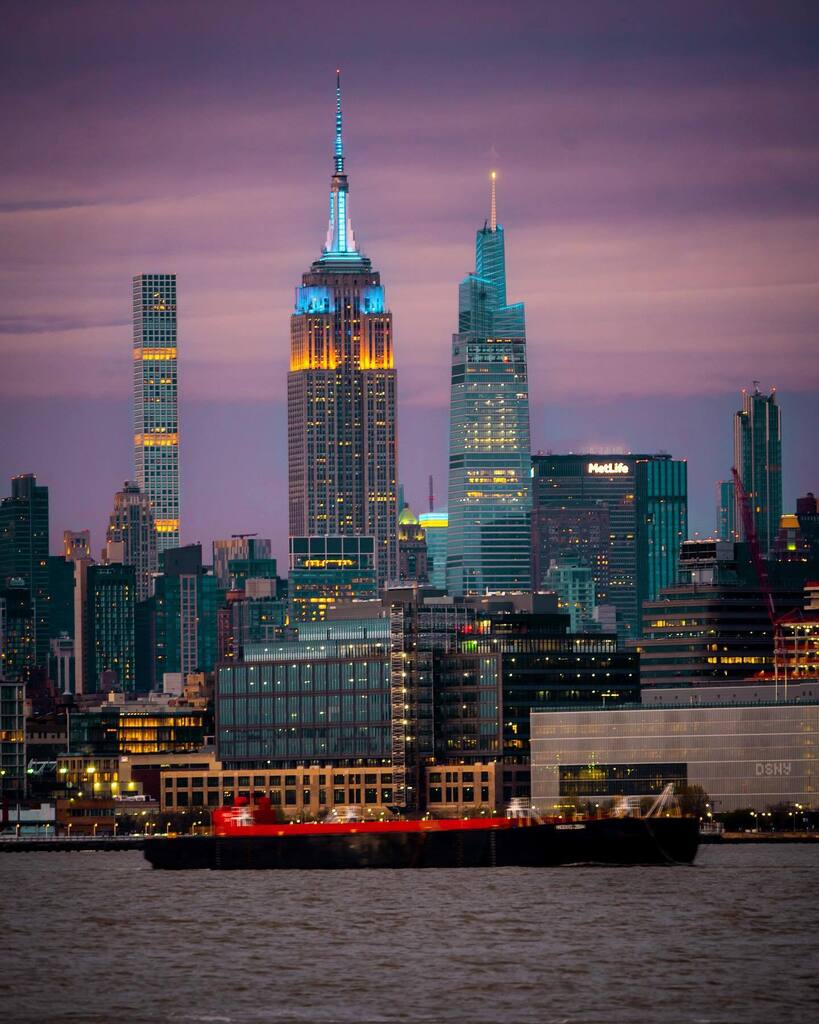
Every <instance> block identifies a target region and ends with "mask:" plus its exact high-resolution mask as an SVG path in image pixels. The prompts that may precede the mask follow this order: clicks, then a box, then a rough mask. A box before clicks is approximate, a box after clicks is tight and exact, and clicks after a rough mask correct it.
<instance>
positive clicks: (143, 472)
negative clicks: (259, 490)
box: [134, 274, 179, 551]
mask: <svg viewBox="0 0 819 1024" xmlns="http://www.w3.org/2000/svg"><path fill="white" fill-rule="evenodd" d="M176 367H177V362H176V274H137V275H136V277H135V278H134V469H135V473H136V482H137V485H138V486H139V489H140V491H142V493H143V494H146V495H147V496H148V500H149V502H150V507H151V511H152V512H153V516H154V525H155V527H156V532H157V550H158V551H164V550H165V549H166V548H175V547H178V546H179V414H178V403H177V395H178V378H177V368H176Z"/></svg>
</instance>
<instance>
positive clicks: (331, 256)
mask: <svg viewBox="0 0 819 1024" xmlns="http://www.w3.org/2000/svg"><path fill="white" fill-rule="evenodd" d="M333 161H334V163H333V167H334V170H333V177H332V179H331V182H330V223H329V224H328V226H327V241H326V243H325V246H324V251H323V253H322V257H321V261H322V262H328V261H331V260H332V261H334V262H335V261H338V260H349V259H356V260H357V259H360V258H361V257H360V253H359V252H358V249H357V248H356V244H355V235H354V234H353V225H352V221H351V220H350V217H349V214H348V212H347V193H348V191H349V185H348V183H347V175H346V174H345V173H344V141H343V137H342V114H341V71H340V70H337V71H336V141H335V151H334V155H333Z"/></svg>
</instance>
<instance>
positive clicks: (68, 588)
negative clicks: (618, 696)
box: [48, 555, 74, 640]
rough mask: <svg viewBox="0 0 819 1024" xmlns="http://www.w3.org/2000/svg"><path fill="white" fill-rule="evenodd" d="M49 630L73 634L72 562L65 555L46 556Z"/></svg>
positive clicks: (59, 633)
mask: <svg viewBox="0 0 819 1024" xmlns="http://www.w3.org/2000/svg"><path fill="white" fill-rule="evenodd" d="M48 597H49V608H48V616H49V632H50V633H51V639H52V640H53V639H54V637H58V636H62V635H63V634H66V635H67V636H70V637H73V636H74V562H73V561H71V560H70V559H68V558H66V556H65V555H49V556H48Z"/></svg>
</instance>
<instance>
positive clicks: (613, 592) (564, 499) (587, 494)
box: [532, 453, 688, 640]
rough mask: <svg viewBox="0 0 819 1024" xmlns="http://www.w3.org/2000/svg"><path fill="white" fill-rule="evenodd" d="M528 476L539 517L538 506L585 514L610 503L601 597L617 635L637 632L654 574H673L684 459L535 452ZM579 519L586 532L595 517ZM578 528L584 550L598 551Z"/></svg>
mask: <svg viewBox="0 0 819 1024" xmlns="http://www.w3.org/2000/svg"><path fill="white" fill-rule="evenodd" d="M532 477H533V479H532V500H533V516H534V519H535V523H536V524H537V523H538V521H539V517H540V516H541V515H543V514H544V513H543V511H542V510H553V511H562V512H569V511H575V512H577V513H578V514H582V515H583V516H587V515H588V513H589V512H590V511H591V510H592V509H594V508H604V509H605V510H606V511H607V513H608V520H609V530H610V533H609V547H608V552H607V558H608V598H607V601H605V602H603V601H601V599H600V593H599V590H598V603H610V604H613V605H614V607H615V608H616V610H617V633H618V636H619V637H620V638H621V640H625V639H629V638H633V637H637V636H639V635H640V625H641V623H640V602H641V600H644V599H645V596H647V595H648V594H649V593H651V592H652V589H653V588H654V587H656V586H657V585H658V581H660V580H664V581H665V582H664V583H662V584H660V585H662V586H668V585H670V584H671V583H673V582H674V580H675V578H676V560H677V556H678V552H679V543H680V541H681V540H683V539H685V531H686V530H687V509H688V498H687V492H686V464H685V462H679V461H675V460H672V459H671V456H669V455H635V454H632V453H630V454H628V455H622V454H606V455H600V454H595V453H590V454H585V455H536V456H534V457H533V459H532ZM546 522H547V523H548V522H549V519H548V517H547V519H546ZM559 522H560V520H558V523H559ZM581 522H583V523H584V525H583V530H584V531H585V532H586V533H588V531H589V529H590V528H591V527H592V525H593V522H586V521H585V520H581ZM568 526H569V527H571V524H568ZM577 529H578V530H580V529H581V527H580V525H578V527H577ZM579 536H580V539H581V542H580V547H581V549H583V547H584V546H585V549H586V552H587V555H586V557H587V558H589V557H595V558H596V557H598V556H597V554H596V552H597V551H599V548H598V545H597V543H596V542H595V543H591V541H584V539H583V538H584V533H582V532H581V533H580V534H579ZM569 539H570V536H569ZM545 569H548V566H545ZM543 571H544V567H543V566H542V564H541V572H543ZM599 578H600V572H599V570H596V579H599ZM599 585H600V584H599V583H598V587H599ZM644 595H645V596H644Z"/></svg>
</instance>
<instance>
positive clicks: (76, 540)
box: [63, 530, 91, 562]
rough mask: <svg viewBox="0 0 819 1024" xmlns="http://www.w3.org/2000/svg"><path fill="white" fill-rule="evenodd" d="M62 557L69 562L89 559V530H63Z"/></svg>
mask: <svg viewBox="0 0 819 1024" xmlns="http://www.w3.org/2000/svg"><path fill="white" fill-rule="evenodd" d="M63 555H64V556H65V558H66V560H67V561H69V562H76V560H77V559H78V558H90V557H91V531H90V530H63Z"/></svg>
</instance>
